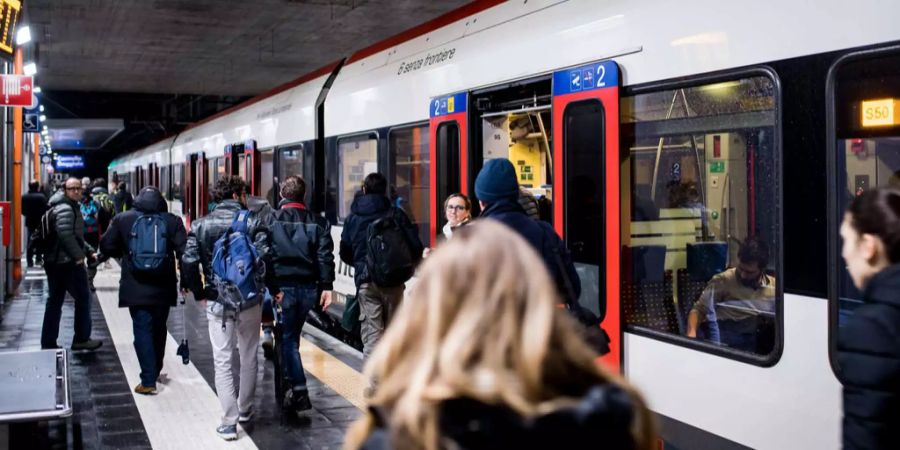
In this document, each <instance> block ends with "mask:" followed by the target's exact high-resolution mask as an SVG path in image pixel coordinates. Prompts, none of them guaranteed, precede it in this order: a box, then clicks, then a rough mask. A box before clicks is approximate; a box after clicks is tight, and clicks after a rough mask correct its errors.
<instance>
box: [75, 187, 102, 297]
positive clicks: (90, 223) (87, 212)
mask: <svg viewBox="0 0 900 450" xmlns="http://www.w3.org/2000/svg"><path fill="white" fill-rule="evenodd" d="M80 208H81V217H82V218H83V219H84V240H85V241H87V243H88V244H90V245H91V247H93V248H98V247H99V246H100V221H101V216H103V215H104V214H103V209H102V208H101V207H100V204H99V203H97V202H96V201H95V200H94V198H93V196H91V193H90V192H86V193H85V194H84V195H83V196H82V198H81V203H80ZM96 276H97V266H96V265H95V264H89V265H88V286H89V287H90V289H91V292H94V291H96V289H95V288H94V278H95V277H96Z"/></svg>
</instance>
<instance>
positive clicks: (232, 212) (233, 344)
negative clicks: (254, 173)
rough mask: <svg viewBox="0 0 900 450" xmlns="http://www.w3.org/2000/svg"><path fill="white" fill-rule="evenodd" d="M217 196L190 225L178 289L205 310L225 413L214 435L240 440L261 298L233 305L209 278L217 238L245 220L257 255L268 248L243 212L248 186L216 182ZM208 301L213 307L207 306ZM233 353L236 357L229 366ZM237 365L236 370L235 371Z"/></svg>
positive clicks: (231, 179)
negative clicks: (213, 206) (212, 207)
mask: <svg viewBox="0 0 900 450" xmlns="http://www.w3.org/2000/svg"><path fill="white" fill-rule="evenodd" d="M215 196H216V198H218V199H220V201H219V202H218V204H217V205H216V209H215V210H213V211H212V212H210V213H209V214H207V215H206V216H205V217H202V218H199V219H197V220H195V221H194V222H193V223H191V231H190V233H188V239H187V245H186V247H185V252H184V257H183V258H182V266H181V267H182V274H181V276H182V286H185V287H187V288H188V289H189V290H190V292H193V294H194V297H195V298H196V299H197V300H198V301H200V302H201V304H202V305H203V306H204V307H205V308H206V317H207V319H208V322H209V337H210V341H211V344H212V351H213V363H214V365H215V384H216V393H217V394H218V397H219V402H220V403H221V405H222V409H223V411H224V415H223V417H222V420H221V425H220V426H219V427H218V428H216V433H217V434H218V435H219V437H221V438H223V439H225V440H235V439H237V437H238V436H237V423H238V422H239V421H240V422H242V423H243V422H248V421H250V420H251V419H252V417H253V399H254V397H255V395H256V374H257V369H258V359H257V352H258V347H259V327H260V321H261V314H262V308H261V306H260V302H261V297H262V295H256V296H254V297H252V298H247V299H246V301H242V302H240V303H235V302H233V301H232V299H233V295H234V292H233V290H230V289H226V286H225V285H224V284H221V285H220V286H221V288H217V287H215V285H214V284H213V282H214V281H217V280H218V276H217V275H214V274H213V262H214V255H213V250H214V249H215V247H216V242H217V241H218V240H219V238H221V237H222V236H225V235H226V233H228V232H229V230H231V229H232V228H233V227H234V228H240V229H243V228H244V227H243V223H244V221H246V229H247V232H246V234H247V236H248V237H251V238H252V239H254V240H255V241H256V244H257V245H258V251H259V254H262V255H265V254H267V253H268V249H267V248H266V247H265V244H266V242H265V241H266V235H265V233H264V232H261V231H264V230H261V227H260V226H259V223H258V221H257V219H256V218H255V217H253V216H252V215H250V214H249V211H248V210H247V209H246V206H245V205H246V204H247V185H246V184H244V181H243V180H242V179H241V178H240V177H237V176H231V175H225V176H222V177H221V178H219V180H218V181H216V185H215ZM233 235H234V234H232V236H233ZM226 238H227V236H226ZM229 256H230V254H229ZM201 270H202V275H201ZM217 284H218V283H217ZM185 293H187V291H185ZM207 300H209V301H211V302H212V303H209V304H207ZM235 348H237V353H238V358H237V360H236V361H233V360H232V353H233V352H234V350H235ZM235 362H236V363H238V364H239V366H240V367H239V368H238V367H233V365H234V363H235ZM238 372H239V373H240V377H239V378H240V382H239V384H240V386H238V387H236V386H235V375H236V374H237V373H238Z"/></svg>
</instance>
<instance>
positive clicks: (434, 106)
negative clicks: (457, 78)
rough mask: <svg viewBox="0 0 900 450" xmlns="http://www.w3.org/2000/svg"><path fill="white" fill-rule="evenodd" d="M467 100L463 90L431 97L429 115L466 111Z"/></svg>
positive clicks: (437, 115)
mask: <svg viewBox="0 0 900 450" xmlns="http://www.w3.org/2000/svg"><path fill="white" fill-rule="evenodd" d="M467 101H468V96H467V94H466V93H465V92H460V93H458V94H451V95H444V96H441V97H432V99H431V106H430V107H429V108H428V109H429V114H430V115H431V117H440V116H449V115H451V114H457V113H462V112H466V103H467Z"/></svg>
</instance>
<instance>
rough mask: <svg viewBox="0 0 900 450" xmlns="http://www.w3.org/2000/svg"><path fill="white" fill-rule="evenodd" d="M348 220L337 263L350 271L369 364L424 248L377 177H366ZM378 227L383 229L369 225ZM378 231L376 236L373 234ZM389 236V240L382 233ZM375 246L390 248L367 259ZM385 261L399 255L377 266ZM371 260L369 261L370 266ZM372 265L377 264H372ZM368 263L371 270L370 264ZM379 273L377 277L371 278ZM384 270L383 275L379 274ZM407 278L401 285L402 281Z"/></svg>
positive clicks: (417, 235) (381, 176)
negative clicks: (389, 275)
mask: <svg viewBox="0 0 900 450" xmlns="http://www.w3.org/2000/svg"><path fill="white" fill-rule="evenodd" d="M350 211H351V214H350V216H348V217H347V220H346V221H345V222H344V231H343V232H342V233H341V251H340V255H341V260H343V261H344V262H345V263H347V264H350V265H352V266H353V269H354V277H353V279H354V281H355V282H356V292H357V296H358V298H359V306H360V309H361V310H362V313H363V316H364V317H363V323H362V341H363V357H364V358H365V359H368V358H369V355H371V354H372V350H373V349H374V348H375V344H377V343H378V340H379V339H381V335H382V334H384V329H385V327H387V325H388V323H389V322H390V320H391V316H392V315H393V313H394V311H395V310H396V308H397V307H398V306H399V305H400V301H401V300H403V291H404V289H405V287H406V286H405V284H404V283H405V282H406V280H408V279H409V278H410V277H411V276H412V274H413V270H414V269H415V265H416V264H417V263H418V262H419V260H420V259H421V258H422V250H423V249H424V246H423V245H422V241H421V240H420V239H419V232H418V230H416V226H415V225H413V223H412V222H410V220H409V217H407V216H406V213H404V212H403V210H401V209H399V208H396V207H394V206H392V205H391V201H390V200H389V199H388V197H387V179H386V178H385V177H384V175H382V174H380V173H370V174H369V175H367V176H366V179H365V180H364V181H363V187H362V195H358V196H357V197H356V198H355V199H354V200H353V204H352V205H351V206H350ZM376 222H378V223H379V224H380V225H381V226H379V227H372V229H373V232H374V235H370V233H369V230H370V225H372V224H373V223H376ZM376 229H377V230H378V231H375V230H376ZM382 232H384V233H388V234H389V235H390V238H389V239H386V237H387V236H384V235H381V234H380V233H382ZM375 240H378V241H381V242H382V243H385V244H387V245H391V246H392V247H394V248H393V249H392V251H380V252H379V253H378V254H377V255H376V254H373V255H369V250H368V248H369V246H370V244H374V243H375ZM388 255H403V256H406V257H407V258H403V260H402V261H401V260H399V259H398V260H396V261H391V260H380V258H382V257H385V256H388ZM369 256H372V257H373V258H372V259H373V260H372V261H369ZM376 259H379V260H378V261H376ZM370 262H372V263H373V264H371V265H370V264H369V263H370ZM375 269H378V273H373V272H374V271H375ZM381 269H384V270H381ZM391 271H396V272H403V274H402V276H400V277H399V279H394V280H391V281H393V282H387V283H385V281H381V282H380V283H379V282H377V281H378V280H377V279H376V277H377V276H380V275H381V274H382V273H383V272H391ZM404 278H405V279H404Z"/></svg>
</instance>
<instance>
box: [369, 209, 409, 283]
mask: <svg viewBox="0 0 900 450" xmlns="http://www.w3.org/2000/svg"><path fill="white" fill-rule="evenodd" d="M396 215H397V209H396V208H391V209H390V210H389V211H388V213H387V214H386V215H385V216H384V217H382V218H380V219H378V220H376V221H374V222H372V223H371V224H370V225H369V228H368V230H367V238H366V249H367V250H368V252H367V253H368V254H367V255H366V268H367V269H368V270H369V276H371V277H372V281H374V282H375V284H376V285H378V286H384V287H394V286H400V285H402V284H403V283H406V282H407V281H408V280H409V279H410V278H412V276H413V274H414V273H415V270H416V262H417V261H418V259H417V256H418V255H416V254H415V253H414V252H413V250H412V247H413V246H412V245H411V244H410V242H409V238H408V237H407V235H406V230H404V229H403V226H402V225H401V224H400V221H398V220H397V216H396Z"/></svg>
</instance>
